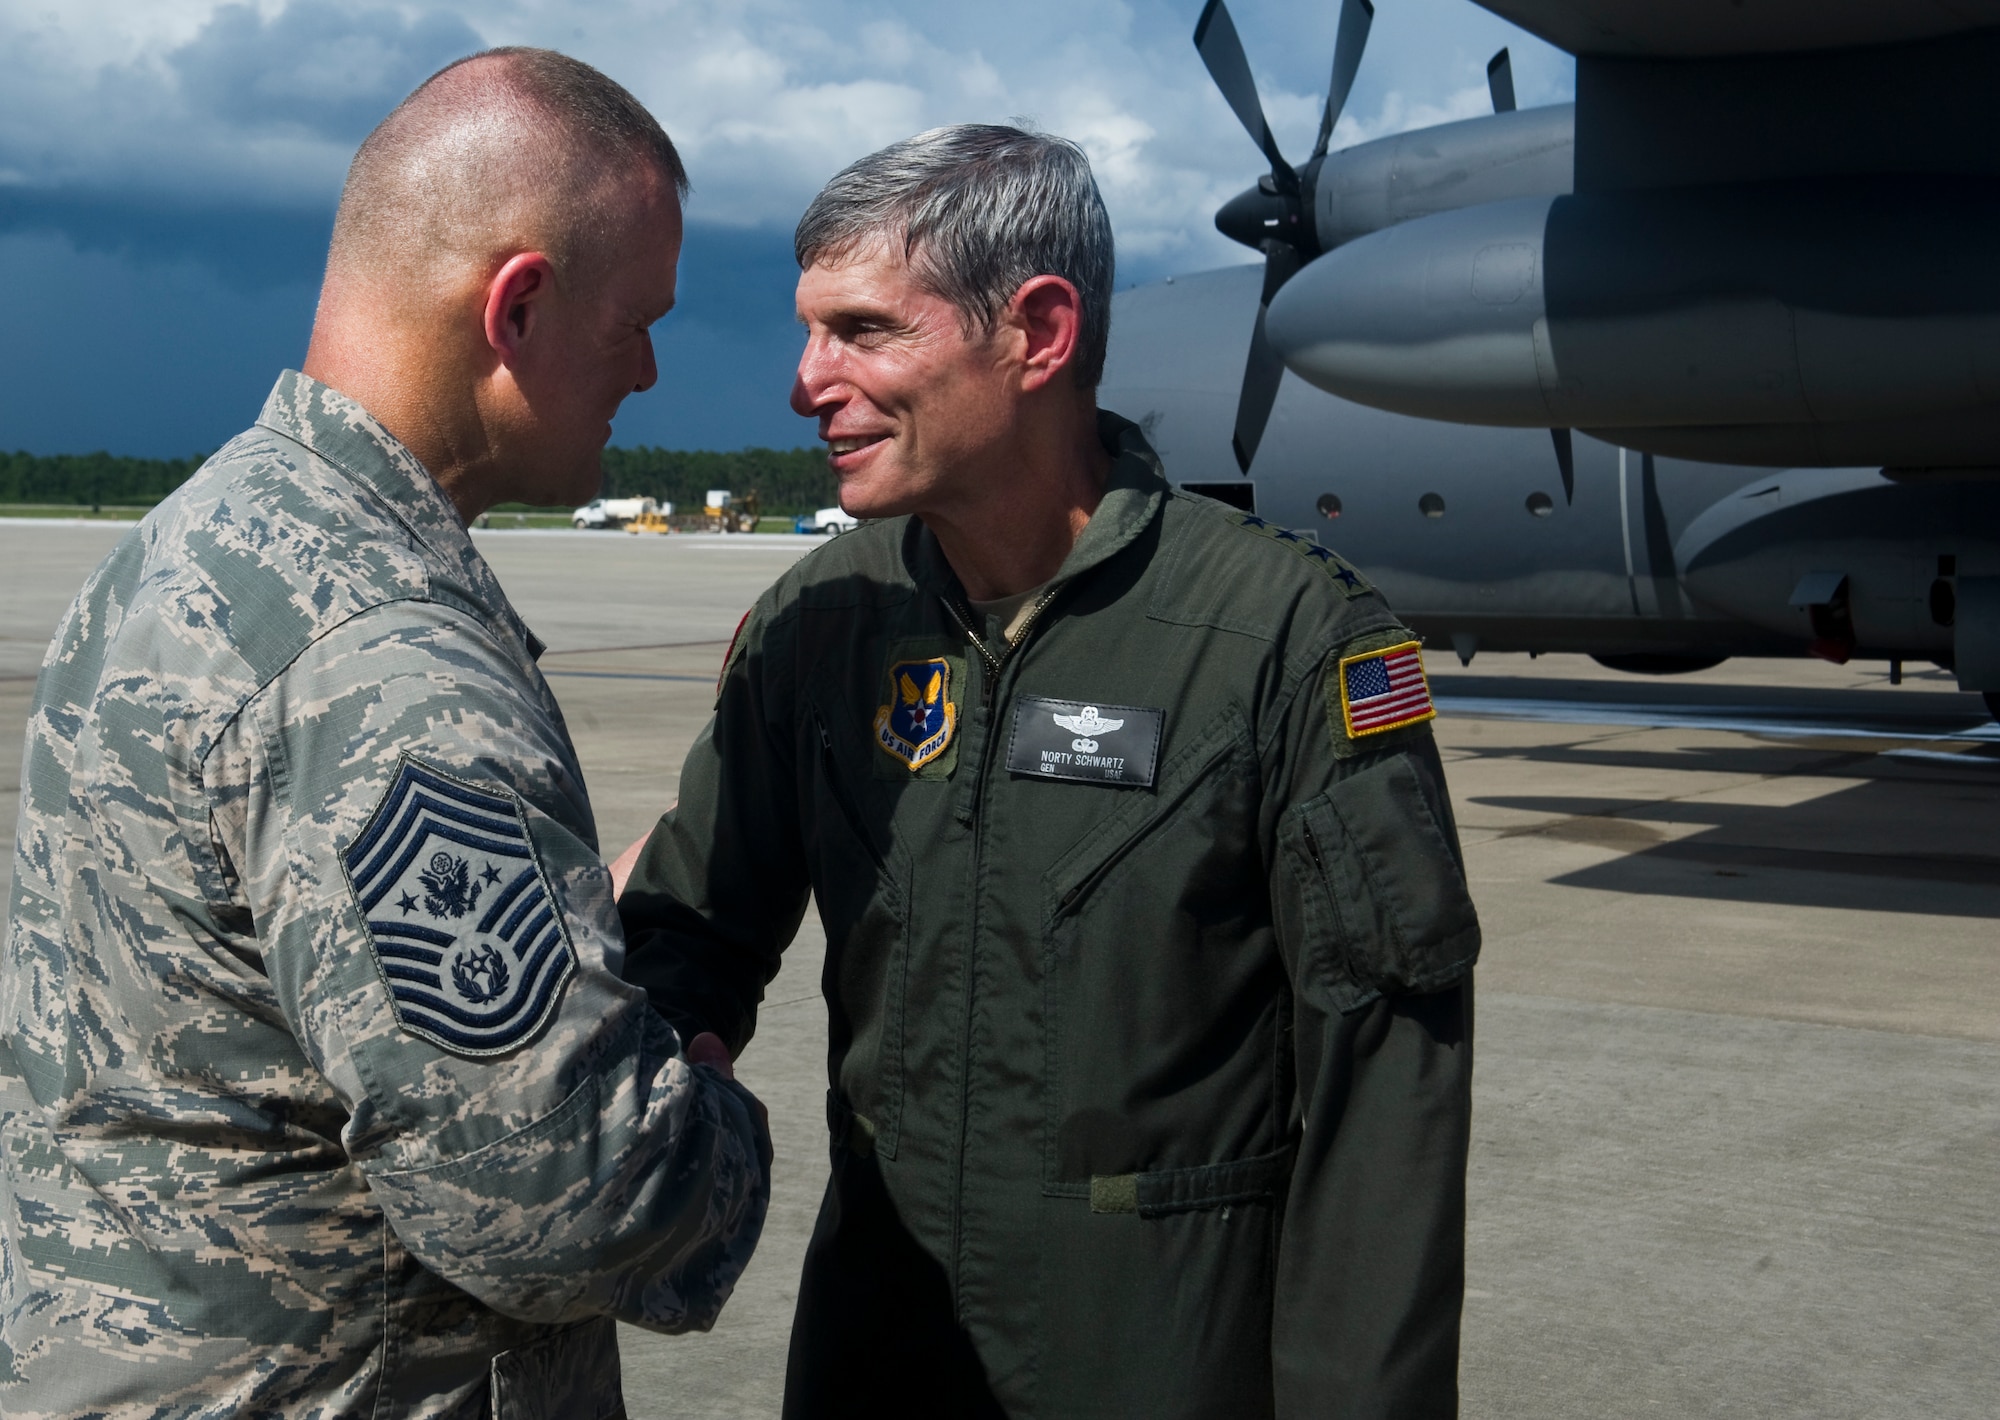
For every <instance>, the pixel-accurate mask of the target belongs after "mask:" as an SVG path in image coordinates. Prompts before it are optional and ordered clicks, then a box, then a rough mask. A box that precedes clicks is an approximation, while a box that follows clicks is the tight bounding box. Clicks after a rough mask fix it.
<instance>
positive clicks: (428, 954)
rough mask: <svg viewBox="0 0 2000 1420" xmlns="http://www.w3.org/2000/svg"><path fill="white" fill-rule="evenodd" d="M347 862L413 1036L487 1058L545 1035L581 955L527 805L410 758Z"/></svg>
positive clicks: (394, 999)
mask: <svg viewBox="0 0 2000 1420" xmlns="http://www.w3.org/2000/svg"><path fill="white" fill-rule="evenodd" d="M342 863H343V865H344V866H345V868H346V870H347V882H348V887H349V888H350V890H352V892H353V894H354V900H355V902H356V904H357V905H358V906H359V907H360V909H361V919H362V921H363V922H364V923H366V924H367V928H368V940H369V945H370V946H371V947H372V948H373V949H374V952H375V965H376V968H377V969H378V970H379V971H380V972H381V974H382V980H383V982H384V984H385V985H387V987H388V988H389V1000H390V1003H391V1006H392V1007H393V1009H394V1010H395V1013H396V1019H397V1021H398V1022H400V1023H401V1024H402V1026H403V1028H404V1029H405V1030H407V1031H409V1032H411V1033H412V1034H413V1035H420V1036H422V1037H423V1038H424V1039H426V1040H430V1041H435V1042H436V1043H437V1044H439V1045H441V1046H443V1047H444V1048H445V1049H446V1050H449V1051H452V1052H453V1053H454V1054H458V1055H473V1056H480V1055H500V1054H504V1053H505V1052H507V1051H509V1050H512V1049H514V1048H515V1047H516V1046H518V1045H520V1044H521V1043H522V1042H523V1041H525V1040H527V1039H528V1038H529V1037H530V1036H532V1035H534V1033H535V1032H536V1031H537V1030H539V1029H540V1028H541V1025H542V1023H543V1022H544V1021H546V1020H547V1019H548V1017H549V1014H550V1012H552V1011H553V1010H554V1009H555V1004H556V999H557V997H558V996H559V995H560V994H561V992H562V988H563V983H564V982H565V981H567V980H568V979H569V976H570V972H571V971H572V970H573V969H574V968H575V965H576V953H575V949H574V948H573V947H572V946H571V945H570V941H569V934H568V932H567V931H566V929H565V928H564V926H563V920H562V914H561V913H560V912H559V911H558V910H557V908H556V904H555V899H554V898H553V896H552V895H551V894H550V892H549V885H548V880H547V878H545V877H544V876H543V874H542V866H541V863H540V862H539V861H538V860H537V859H536V857H535V851H534V846H533V845H532V843H531V842H530V841H529V838H528V826H527V822H526V820H525V819H524V818H523V817H522V812H521V805H520V803H519V801H518V800H516V799H514V798H513V797H511V796H510V795H506V794H504V793H495V792H494V791H493V790H491V789H487V788H480V787H478V786H475V785H471V784H467V783H465V782H463V781H461V780H459V779H455V778H453V777H452V776H451V775H449V774H446V773H444V772H442V771H440V770H437V769H433V768H432V767H431V766H429V765H427V764H424V763H421V762H420V761H418V760H415V759H411V758H409V757H408V756H405V757H404V758H403V760H402V762H401V764H400V765H399V766H398V768H397V771H396V777H395V779H394V780H393V781H391V783H390V785H389V791H388V793H386V794H384V795H383V796H382V803H381V805H380V806H379V807H378V808H377V809H376V810H375V815H374V817H373V818H371V819H370V820H369V822H368V826H367V828H366V829H364V830H363V831H362V834H361V836H360V837H359V838H357V839H356V840H355V841H354V843H353V845H352V846H351V847H349V848H348V850H347V851H346V853H344V854H343V855H342Z"/></svg>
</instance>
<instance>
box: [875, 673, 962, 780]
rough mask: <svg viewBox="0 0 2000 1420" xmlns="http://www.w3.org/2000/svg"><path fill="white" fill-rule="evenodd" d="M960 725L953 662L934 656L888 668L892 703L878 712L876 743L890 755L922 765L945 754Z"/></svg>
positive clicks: (904, 761)
mask: <svg viewBox="0 0 2000 1420" xmlns="http://www.w3.org/2000/svg"><path fill="white" fill-rule="evenodd" d="M957 728H958V707H957V706H956V705H954V704H952V700H951V663H950V662H949V661H947V660H945V658H944V657H942V656H933V657H931V658H929V659H928V660H922V661H897V662H896V663H895V664H894V665H892V666H890V667H889V703H888V704H887V705H883V706H880V707H879V708H877V710H876V711H875V743H876V744H878V745H880V746H881V747H882V749H883V750H884V751H885V752H886V753H887V754H888V755H889V756H890V757H891V758H893V759H896V760H898V761H900V762H901V763H903V764H905V765H907V766H909V767H910V768H911V769H921V768H922V767H923V766H924V765H926V764H928V763H930V762H931V761H932V760H933V759H936V758H937V757H938V756H939V755H941V754H943V753H944V751H945V746H947V745H949V744H950V743H951V736H952V731H953V730H955V729H957Z"/></svg>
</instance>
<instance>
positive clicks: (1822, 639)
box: [1674, 469, 2000, 690]
mask: <svg viewBox="0 0 2000 1420" xmlns="http://www.w3.org/2000/svg"><path fill="white" fill-rule="evenodd" d="M1996 529H2000V483H1994V482H1946V481H1936V482H1925V483H1922V484H1907V483H1906V484H1898V483H1896V482H1894V481H1892V480H1890V479H1887V478H1884V477H1883V476H1882V475H1881V474H1880V473H1879V472H1878V471H1876V470H1874V469H1789V470H1786V471H1785V472H1783V473H1776V474H1773V475H1772V476H1771V477H1770V478H1768V479H1758V480H1756V481H1755V482H1752V483H1750V484H1747V485H1745V486H1744V487H1743V488H1741V489H1739V490H1738V491H1737V492H1735V493H1732V494H1731V495H1729V496H1728V497H1727V498H1724V499H1722V500H1721V501H1720V502H1718V503H1716V504H1714V505H1713V506H1712V507H1710V508H1709V509H1707V510H1706V511H1705V512H1703V513H1702V514H1701V516H1700V517H1698V518H1696V519H1695V520H1694V521H1693V522H1691V523H1689V524H1688V526H1687V527H1686V529H1685V530H1683V532H1682V533H1681V536H1680V539H1679V541H1678V542H1677V543H1676V544H1675V547H1674V561H1675V563H1676V565H1678V566H1679V567H1680V568H1681V584H1682V585H1683V586H1684V587H1685V588H1686V589H1687V591H1688V594H1689V595H1690V596H1692V597H1693V598H1695V600H1697V601H1699V602H1702V603H1705V604H1706V605H1708V606H1710V607H1713V608H1715V609H1716V610H1718V611H1723V612H1727V613H1729V614H1731V615H1733V616H1737V617H1741V618H1742V619H1744V620H1746V621H1750V622H1754V623H1756V624H1757V625H1759V626H1763V627H1766V628H1768V629H1769V630H1772V631H1776V632H1779V633H1781V634H1784V635H1788V636H1792V637H1796V638H1797V643H1798V644H1799V645H1800V647H1801V649H1804V648H1806V647H1811V648H1812V649H1813V650H1814V651H1815V652H1816V653H1817V654H1820V655H1823V656H1827V657H1828V658H1829V659H1833V660H1842V659H1845V658H1846V657H1847V656H1849V655H1856V656H1863V657H1877V658H1881V657H1903V658H1908V659H1917V658H1923V659H1931V660H1937V661H1940V662H1944V663H1950V662H1951V661H1952V660H1953V657H1954V652H1955V650H1956V649H1959V648H1964V647H1968V646H1975V645H1976V646H1986V645H1988V644H1991V646H1992V647H1993V650H1994V653H1995V656H1996V665H2000V601H1996V602H1995V604H1994V607H1993V608H1992V609H1991V610H1990V611H1989V610H1988V609H1987V608H1985V607H1984V605H1983V604H1974V603H1977V602H1978V594H1979V593H1980V592H1982V591H1983V589H1984V588H1985V587H1986V586H1988V585H1991V586H1992V587H1994V588H1995V589H2000V532H1996V531H1995V530H1996ZM1967 686H1968V688H1969V689H1977V690H1986V689H2000V683H1996V684H1994V685H1992V686H1987V685H1979V684H1973V683H1971V682H1968V683H1967Z"/></svg>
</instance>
